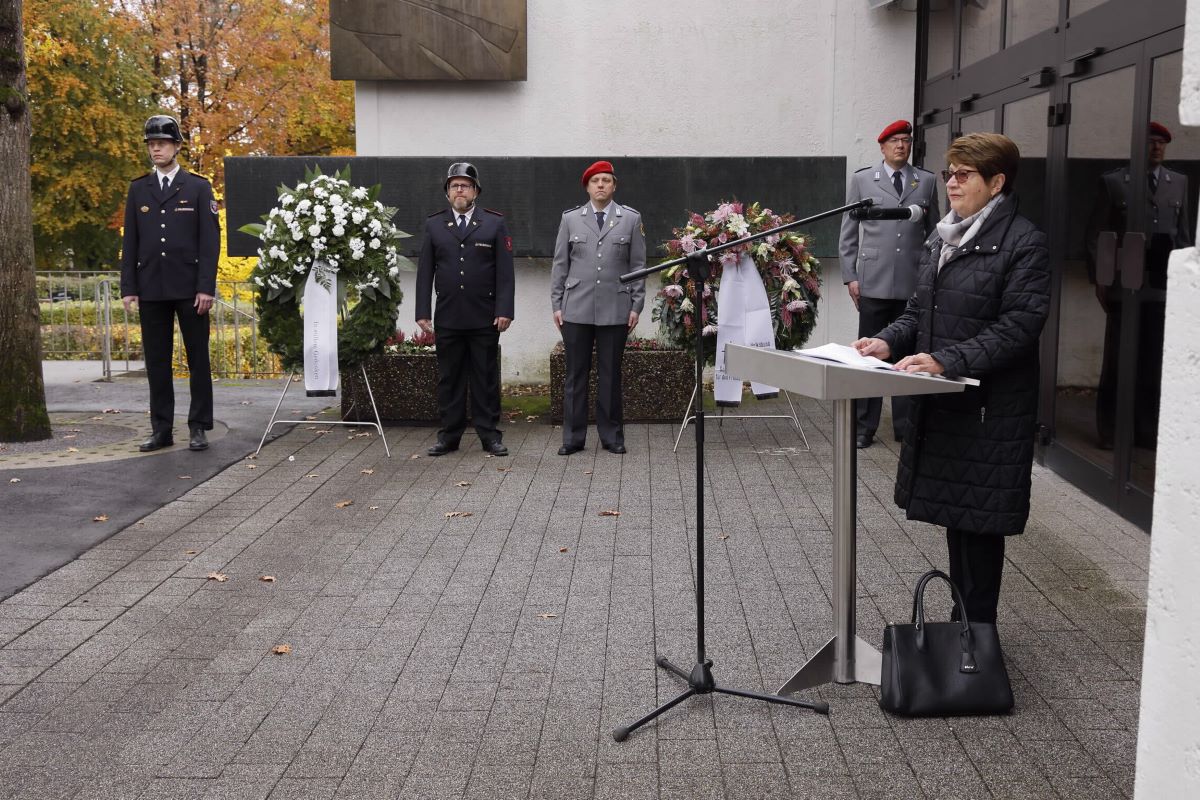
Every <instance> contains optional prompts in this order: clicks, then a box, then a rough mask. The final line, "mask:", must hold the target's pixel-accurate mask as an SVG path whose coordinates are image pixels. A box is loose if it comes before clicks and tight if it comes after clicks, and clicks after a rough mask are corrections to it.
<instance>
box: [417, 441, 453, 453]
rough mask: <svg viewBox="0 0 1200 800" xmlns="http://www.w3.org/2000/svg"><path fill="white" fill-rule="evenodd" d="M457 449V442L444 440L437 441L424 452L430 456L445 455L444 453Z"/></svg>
mask: <svg viewBox="0 0 1200 800" xmlns="http://www.w3.org/2000/svg"><path fill="white" fill-rule="evenodd" d="M457 449H458V444H457V443H455V444H447V443H446V442H438V443H437V444H435V445H434V446H433V447H431V448H429V449H428V450H426V451H425V452H426V453H428V454H429V455H431V456H444V455H446V453H453V452H454V451H455V450H457Z"/></svg>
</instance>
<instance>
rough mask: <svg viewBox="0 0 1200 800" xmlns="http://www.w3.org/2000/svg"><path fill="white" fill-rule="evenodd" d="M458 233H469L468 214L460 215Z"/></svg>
mask: <svg viewBox="0 0 1200 800" xmlns="http://www.w3.org/2000/svg"><path fill="white" fill-rule="evenodd" d="M458 232H459V233H466V232H467V215H466V214H459V215H458Z"/></svg>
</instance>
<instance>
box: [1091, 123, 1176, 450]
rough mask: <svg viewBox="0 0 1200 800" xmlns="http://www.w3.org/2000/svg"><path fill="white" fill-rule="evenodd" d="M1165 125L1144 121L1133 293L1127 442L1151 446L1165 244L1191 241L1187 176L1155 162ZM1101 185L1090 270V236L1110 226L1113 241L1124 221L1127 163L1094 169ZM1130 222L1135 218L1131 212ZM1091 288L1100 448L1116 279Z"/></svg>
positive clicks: (1114, 335)
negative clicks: (1100, 338) (1130, 437)
mask: <svg viewBox="0 0 1200 800" xmlns="http://www.w3.org/2000/svg"><path fill="white" fill-rule="evenodd" d="M1171 138H1172V137H1171V131H1170V130H1168V129H1167V127H1166V126H1164V125H1162V124H1160V123H1158V122H1151V123H1150V125H1149V146H1148V153H1147V164H1146V170H1147V172H1146V183H1147V186H1146V192H1145V197H1146V206H1145V211H1144V214H1145V217H1144V220H1143V221H1142V225H1143V230H1144V231H1145V232H1146V256H1145V258H1146V260H1145V282H1144V283H1143V286H1142V289H1143V291H1142V292H1141V296H1140V300H1141V315H1140V320H1139V329H1138V348H1137V377H1136V384H1137V388H1136V390H1135V394H1134V398H1135V400H1134V444H1135V445H1136V446H1138V447H1146V448H1153V447H1154V446H1155V439H1156V436H1157V431H1158V401H1159V395H1160V389H1161V385H1162V353H1163V327H1164V324H1165V320H1166V289H1167V260H1168V258H1169V257H1170V254H1171V251H1172V250H1178V249H1180V248H1183V247H1191V246H1192V242H1193V236H1192V218H1191V213H1190V211H1189V206H1188V179H1187V176H1186V175H1184V174H1183V173H1182V172H1176V171H1175V170H1173V169H1169V168H1167V167H1166V166H1164V165H1163V159H1164V158H1165V157H1166V152H1167V145H1168V144H1170V142H1171ZM1100 182H1101V190H1100V192H1099V195H1098V197H1097V202H1096V206H1095V208H1094V209H1093V212H1092V217H1091V220H1090V221H1089V224H1088V232H1087V245H1088V253H1089V255H1090V256H1091V259H1092V260H1091V263H1090V264H1089V268H1090V270H1091V271H1092V272H1093V275H1092V277H1093V279H1094V278H1095V274H1094V264H1095V262H1094V259H1095V255H1096V238H1097V236H1098V235H1099V233H1100V231H1114V232H1115V233H1116V234H1117V239H1118V241H1121V240H1122V239H1123V237H1124V235H1125V231H1126V230H1127V229H1128V227H1129V224H1130V220H1129V207H1130V205H1131V203H1130V201H1131V198H1132V196H1133V191H1132V190H1133V183H1132V177H1131V175H1130V171H1129V167H1127V166H1126V167H1118V168H1117V169H1114V170H1110V171H1108V172H1106V173H1104V175H1102V176H1101V181H1100ZM1133 224H1134V226H1135V228H1136V226H1137V225H1138V220H1136V219H1135V220H1134V221H1133ZM1096 296H1097V298H1098V299H1099V301H1100V305H1101V306H1102V307H1103V308H1104V311H1105V314H1106V315H1107V319H1106V322H1105V326H1104V360H1103V362H1102V365H1101V368H1100V383H1099V386H1098V387H1097V392H1096V428H1097V434H1098V444H1099V445H1100V447H1101V448H1103V449H1109V448H1111V447H1112V445H1113V429H1114V425H1115V420H1116V411H1117V372H1118V368H1117V363H1118V358H1119V352H1120V344H1121V315H1122V310H1123V309H1122V292H1121V290H1120V288H1118V287H1117V286H1097V287H1096Z"/></svg>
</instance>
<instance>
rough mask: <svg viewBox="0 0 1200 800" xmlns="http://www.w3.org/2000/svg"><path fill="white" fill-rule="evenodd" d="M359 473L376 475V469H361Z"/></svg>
mask: <svg viewBox="0 0 1200 800" xmlns="http://www.w3.org/2000/svg"><path fill="white" fill-rule="evenodd" d="M359 473H360V474H362V475H374V474H375V470H373V469H360V470H359Z"/></svg>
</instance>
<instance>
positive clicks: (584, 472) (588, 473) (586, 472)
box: [583, 469, 592, 475]
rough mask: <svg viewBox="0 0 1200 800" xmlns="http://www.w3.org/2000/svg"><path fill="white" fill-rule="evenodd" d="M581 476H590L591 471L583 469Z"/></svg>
mask: <svg viewBox="0 0 1200 800" xmlns="http://www.w3.org/2000/svg"><path fill="white" fill-rule="evenodd" d="M583 474H584V475H591V474H592V471H591V470H590V469H585V470H584V471H583Z"/></svg>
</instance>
